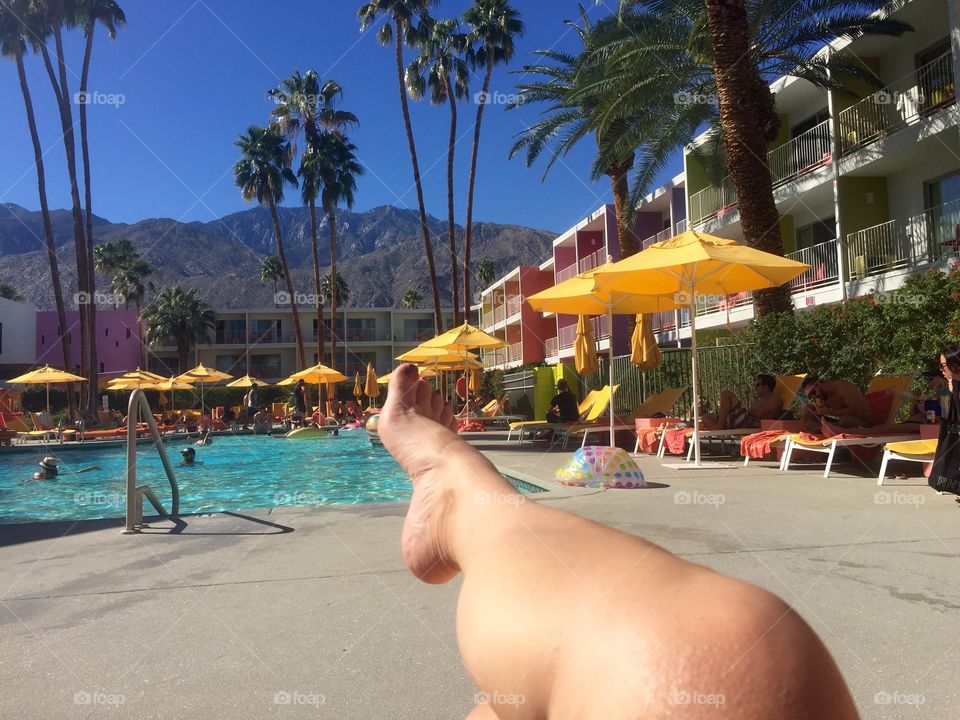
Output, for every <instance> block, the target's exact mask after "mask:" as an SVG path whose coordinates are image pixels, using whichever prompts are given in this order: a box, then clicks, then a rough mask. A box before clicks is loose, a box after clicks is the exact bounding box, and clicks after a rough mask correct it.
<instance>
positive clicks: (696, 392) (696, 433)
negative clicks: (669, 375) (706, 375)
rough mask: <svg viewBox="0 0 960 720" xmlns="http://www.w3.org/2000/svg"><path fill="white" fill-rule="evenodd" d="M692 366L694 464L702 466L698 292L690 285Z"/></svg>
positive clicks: (694, 286)
mask: <svg viewBox="0 0 960 720" xmlns="http://www.w3.org/2000/svg"><path fill="white" fill-rule="evenodd" d="M690 367H691V371H692V372H693V438H692V441H693V454H694V465H696V466H697V467H700V384H699V383H698V382H697V294H696V285H695V284H691V286H690Z"/></svg>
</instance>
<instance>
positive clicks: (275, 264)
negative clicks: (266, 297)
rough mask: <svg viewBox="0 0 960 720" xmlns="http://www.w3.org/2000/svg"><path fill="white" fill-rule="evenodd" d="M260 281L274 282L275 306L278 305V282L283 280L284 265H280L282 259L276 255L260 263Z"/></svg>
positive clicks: (268, 256)
mask: <svg viewBox="0 0 960 720" xmlns="http://www.w3.org/2000/svg"><path fill="white" fill-rule="evenodd" d="M260 279H261V280H265V281H267V282H271V281H272V282H273V306H274V307H279V305H278V304H277V280H281V279H283V265H281V264H280V258H278V257H277V256H276V255H267V257H265V258H264V259H263V260H262V261H261V262H260Z"/></svg>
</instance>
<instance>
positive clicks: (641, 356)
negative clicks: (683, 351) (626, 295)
mask: <svg viewBox="0 0 960 720" xmlns="http://www.w3.org/2000/svg"><path fill="white" fill-rule="evenodd" d="M630 362H631V363H632V364H633V365H636V366H637V367H638V368H640V369H641V370H644V371H646V370H653V369H654V368H656V367H659V366H660V363H662V362H663V353H662V352H660V348H659V346H658V345H657V339H656V338H655V337H654V336H653V324H652V323H651V321H650V316H649V315H637V325H636V327H634V328H633V335H632V336H631V337H630Z"/></svg>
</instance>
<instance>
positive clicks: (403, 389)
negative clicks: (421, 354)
mask: <svg viewBox="0 0 960 720" xmlns="http://www.w3.org/2000/svg"><path fill="white" fill-rule="evenodd" d="M418 377H419V373H418V372H417V368H416V366H415V365H411V364H410V363H404V364H403V365H401V366H400V367H398V368H397V369H396V370H394V372H393V374H392V375H391V376H390V384H389V386H388V389H389V396H390V399H393V400H394V401H395V402H399V403H402V404H403V405H410V404H412V400H413V398H412V397H411V395H410V390H411V389H413V388H414V387H415V386H416V384H417V382H418Z"/></svg>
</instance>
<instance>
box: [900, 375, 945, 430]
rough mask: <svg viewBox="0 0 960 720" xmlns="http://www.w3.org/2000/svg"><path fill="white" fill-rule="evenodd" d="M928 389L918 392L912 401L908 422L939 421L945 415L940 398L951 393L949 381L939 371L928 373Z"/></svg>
mask: <svg viewBox="0 0 960 720" xmlns="http://www.w3.org/2000/svg"><path fill="white" fill-rule="evenodd" d="M926 377H927V391H926V392H925V393H921V392H917V393H914V395H913V400H912V401H911V403H910V417H909V418H907V422H916V423H937V422H940V419H941V418H943V417H944V408H943V404H942V402H941V400H940V398H941V397H942V396H943V395H949V394H950V391H949V390H948V389H947V381H946V380H944V379H943V377H942V376H941V375H940V374H939V373H928V374H927V376H926Z"/></svg>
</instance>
